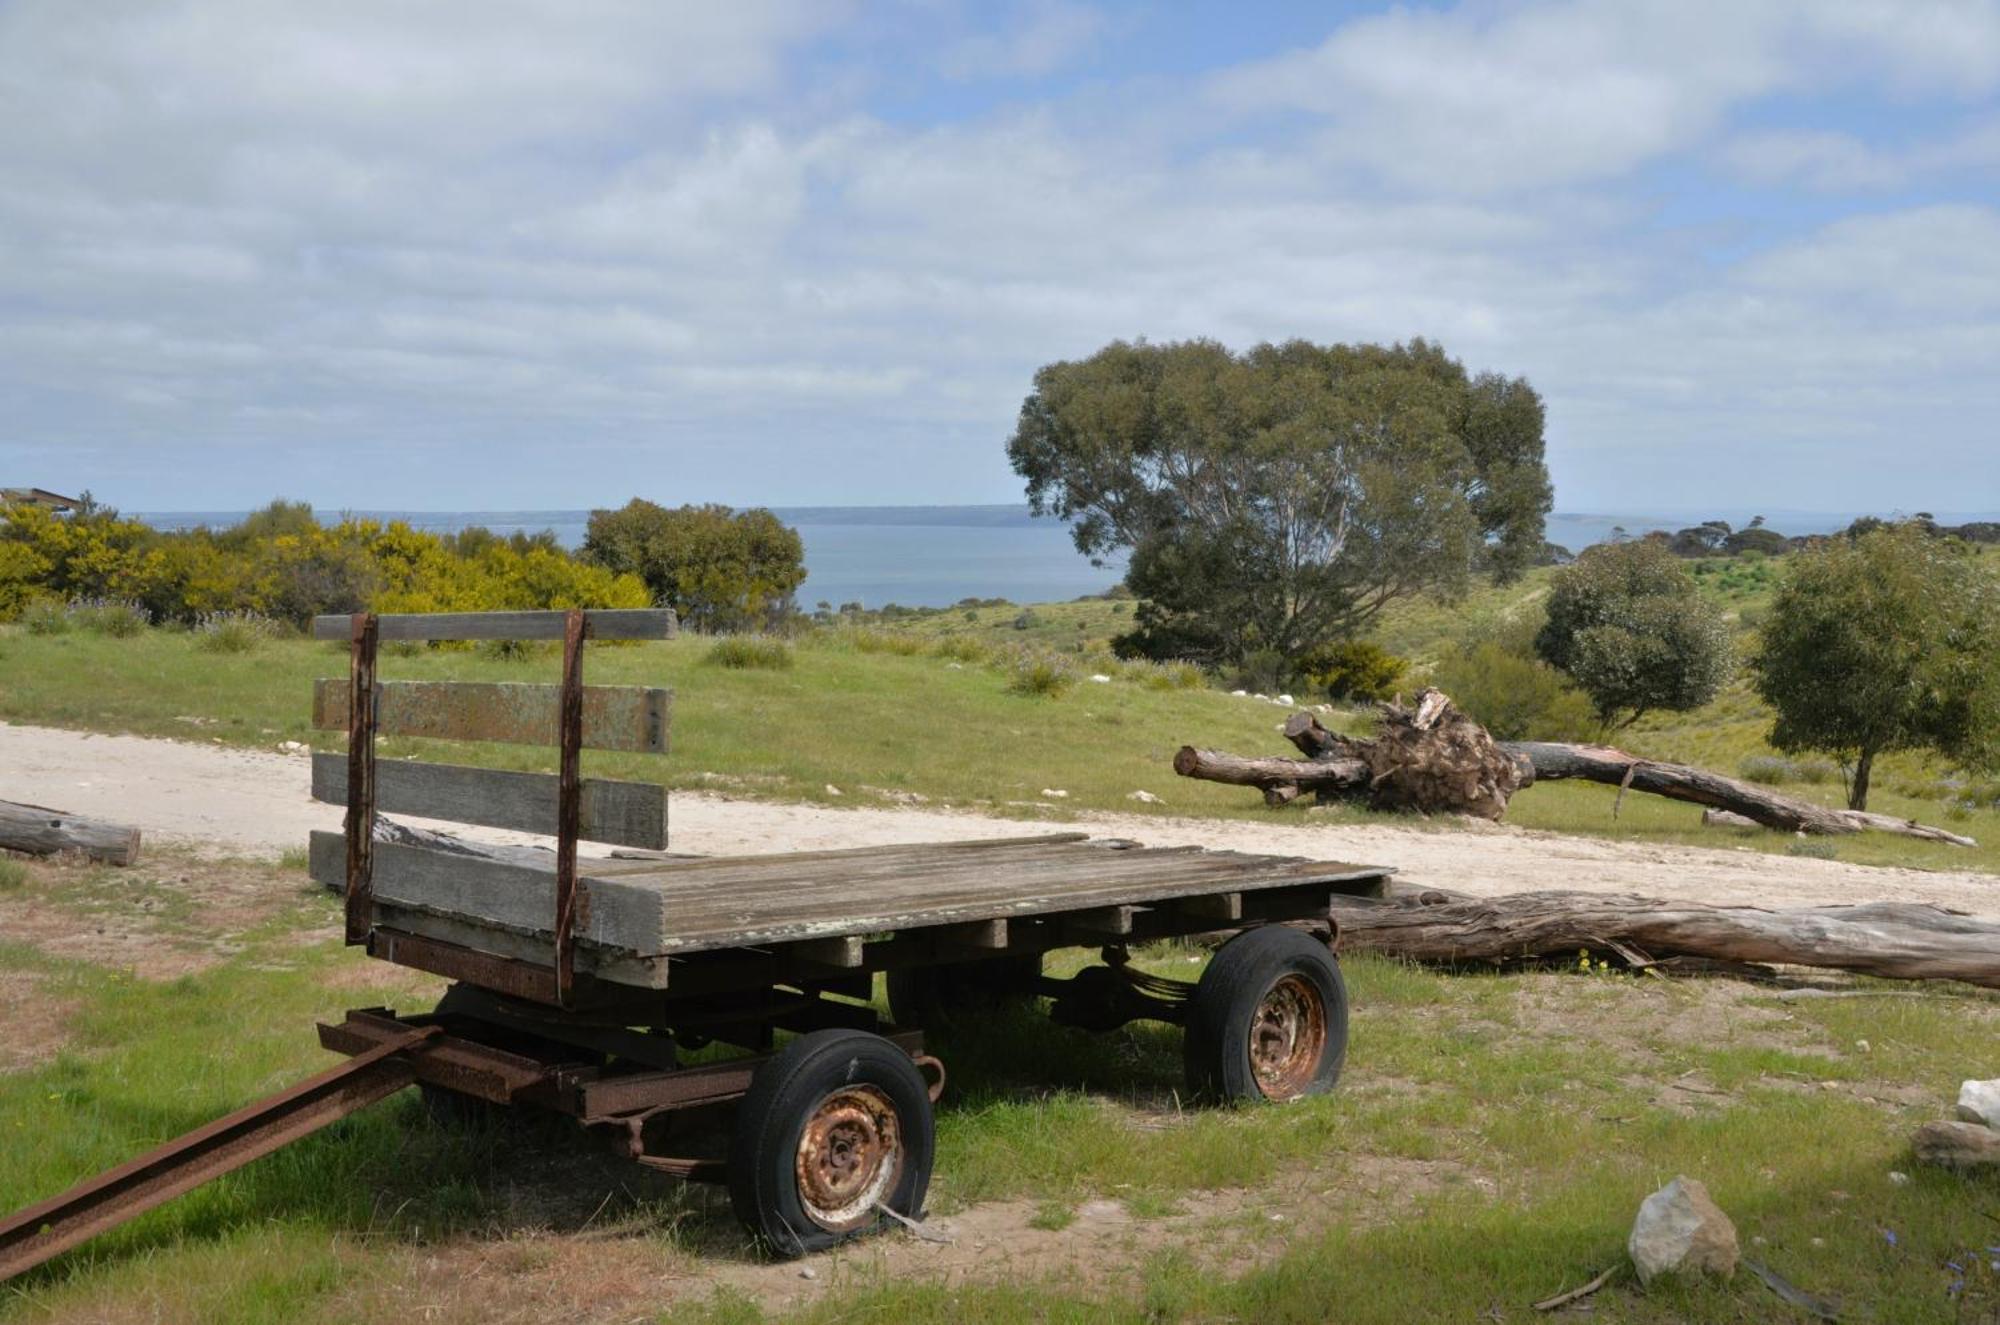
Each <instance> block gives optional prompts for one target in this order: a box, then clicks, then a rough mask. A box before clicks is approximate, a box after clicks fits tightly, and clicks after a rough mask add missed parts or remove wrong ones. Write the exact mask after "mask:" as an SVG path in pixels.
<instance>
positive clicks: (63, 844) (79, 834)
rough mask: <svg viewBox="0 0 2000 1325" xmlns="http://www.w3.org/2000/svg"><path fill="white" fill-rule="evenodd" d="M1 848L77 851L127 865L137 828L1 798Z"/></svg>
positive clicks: (134, 855) (133, 855) (135, 851)
mask: <svg viewBox="0 0 2000 1325" xmlns="http://www.w3.org/2000/svg"><path fill="white" fill-rule="evenodd" d="M0 847H5V848H6V849H7V850H9V851H21V852H25V853H27V854H28V855H31V856H53V855H56V854H57V853H59V852H63V851H80V852H82V853H83V854H84V855H85V856H87V857H89V858H90V859H91V860H95V861H100V862H102V863H104V864H106V865H130V864H131V863H132V862H133V861H135V860H137V859H138V858H139V830H138V829H136V828H134V827H132V826H131V825H129V824H114V823H109V822H106V821H105V820H103V819H86V818H84V817H83V816H82V815H76V814H70V813H68V812H66V811H63V810H51V809H47V808H45V807H43V806H40V805H19V804H16V803H15V802H13V801H0Z"/></svg>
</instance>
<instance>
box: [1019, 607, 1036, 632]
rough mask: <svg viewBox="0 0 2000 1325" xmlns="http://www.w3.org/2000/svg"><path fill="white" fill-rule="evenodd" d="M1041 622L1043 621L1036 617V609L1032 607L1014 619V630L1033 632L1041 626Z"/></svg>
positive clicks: (1024, 609)
mask: <svg viewBox="0 0 2000 1325" xmlns="http://www.w3.org/2000/svg"><path fill="white" fill-rule="evenodd" d="M1041 621H1042V619H1041V618H1040V617H1038V616H1036V615H1035V609H1034V608H1032V607H1029V608H1023V609H1022V611H1021V614H1020V615H1019V616H1017V617H1015V618H1014V629H1016V630H1032V629H1034V628H1035V627H1036V626H1038V625H1040V624H1041Z"/></svg>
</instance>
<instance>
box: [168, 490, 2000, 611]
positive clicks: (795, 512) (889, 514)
mask: <svg viewBox="0 0 2000 1325" xmlns="http://www.w3.org/2000/svg"><path fill="white" fill-rule="evenodd" d="M773 510H774V512H775V513H776V515H777V516H778V518H779V519H781V520H783V521H784V522H785V523H786V524H789V525H791V526H793V527H794V528H796V529H797V530H798V531H799V537H800V539H801V540H802V541H803V542H804V543H805V549H806V571H807V576H806V582H805V586H804V587H803V588H801V589H800V590H799V604H800V605H801V606H802V607H805V608H807V609H808V610H810V609H811V608H813V607H814V606H815V605H817V604H819V603H822V602H824V603H830V604H832V605H834V606H836V607H838V606H839V605H840V604H842V603H852V602H858V603H861V604H862V605H863V606H865V607H871V608H873V607H883V606H886V605H888V604H890V603H900V604H902V605H903V606H905V607H949V606H951V605H952V604H953V603H956V602H958V601H959V600H960V599H962V598H1009V599H1012V600H1013V601H1015V602H1017V603H1050V602H1062V601H1064V600H1067V599H1071V598H1077V597H1081V596H1082V595H1084V594H1093V593H1102V592H1103V591H1104V590H1106V589H1109V588H1110V587H1111V586H1112V585H1114V584H1116V583H1117V582H1118V580H1119V577H1120V576H1121V575H1123V574H1124V565H1123V562H1122V560H1116V561H1113V562H1111V563H1110V564H1107V565H1105V566H1093V565H1091V564H1090V562H1089V560H1088V559H1086V558H1085V557H1083V556H1080V555H1079V554H1078V553H1077V550H1076V547H1075V545H1074V544H1072V543H1071V542H1070V536H1069V530H1068V528H1067V527H1066V526H1064V525H1062V524H1061V523H1059V522H1057V521H1054V520H1038V519H1036V518H1034V517H1033V516H1032V515H1030V514H1029V512H1028V508H1027V507H1025V506H809V507H775V508H773ZM244 514H245V512H242V511H165V512H154V513H150V514H147V513H139V514H138V515H137V517H136V518H138V519H141V520H144V521H146V522H147V523H149V524H151V525H153V526H155V527H156V528H161V529H186V528H192V527H194V526H197V525H208V526H210V527H212V528H221V527H223V526H226V525H231V524H235V523H236V522H237V521H239V520H241V519H242V518H243V516H244ZM355 514H357V515H364V516H368V517H370V518H374V519H382V520H405V521H408V522H409V523H410V524H411V525H412V526H414V527H415V528H418V529H425V530H431V531H434V532H437V533H452V532H455V531H457V530H459V529H463V528H465V527H467V526H468V525H484V526H485V527H486V528H488V529H491V530H493V531H494V532H495V533H498V534H511V533H513V532H515V531H516V530H519V531H521V532H524V533H529V534H533V533H539V532H540V531H542V530H544V529H550V530H554V531H555V535H556V537H557V538H558V539H559V540H560V541H561V542H562V544H563V545H564V546H565V547H575V546H576V545H577V544H579V543H581V542H582V541H583V531H584V525H585V523H586V522H587V521H588V520H589V518H590V512H588V511H357V512H355ZM1755 514H1756V512H1750V511H1722V512H1719V513H1717V512H1709V513H1706V514H1702V515H1695V514H1691V513H1689V512H1685V511H1682V512H1678V513H1676V512H1654V513H1652V514H1623V515H1620V514H1591V513H1577V512H1562V511H1558V512H1556V513H1555V514H1554V515H1551V516H1550V517H1549V520H1548V538H1549V541H1551V542H1553V543H1560V544H1562V545H1563V546H1564V547H1566V548H1568V549H1569V550H1570V551H1572V552H1576V551H1580V550H1582V549H1583V548H1586V547H1589V546H1590V545H1591V544H1593V543H1601V542H1603V541H1604V540H1605V539H1607V538H1610V537H1612V536H1613V534H1614V532H1615V531H1617V530H1619V529H1623V530H1625V531H1626V532H1627V533H1629V534H1631V535H1634V536H1637V535H1639V534H1643V533H1644V532H1646V531H1647V530H1649V529H1680V528H1683V527H1685V526H1687V525H1690V524H1695V523H1698V522H1699V521H1701V520H1704V519H1710V518H1720V519H1725V520H1728V521H1730V522H1731V523H1732V524H1734V525H1736V526H1738V527H1741V526H1743V525H1747V524H1748V523H1749V522H1750V520H1751V519H1752V517H1753V515H1755ZM1857 514H1859V512H1823V511H1770V512H1767V513H1765V515H1766V521H1767V523H1768V524H1769V525H1770V527H1771V528H1773V529H1776V530H1778V531H1779V532H1780V533H1784V534H1820V533H1832V532H1833V531H1835V530H1837V529H1844V528H1846V527H1847V525H1848V524H1849V523H1851V522H1852V521H1853V519H1854V518H1855V515H1857ZM1881 514H1884V515H1894V514H1897V512H1881ZM1937 518H1938V519H1939V521H1940V522H1942V523H1945V524H1962V523H1964V522H1966V521H1968V520H1976V519H1977V520H1991V519H1996V518H2000V517H1996V516H1995V514H1994V513H1992V512H1956V513H1950V512H1942V511H1941V512H1938V517H1937Z"/></svg>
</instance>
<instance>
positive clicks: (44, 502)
mask: <svg viewBox="0 0 2000 1325" xmlns="http://www.w3.org/2000/svg"><path fill="white" fill-rule="evenodd" d="M0 502H26V503H28V504H30V505H33V506H52V507H54V508H55V509H56V510H59V511H74V510H77V509H79V508H80V507H82V505H83V503H82V502H80V501H78V500H77V499H76V498H74V497H65V496H63V495H62V494H61V493H60V492H50V491H49V490H48V489H47V488H0Z"/></svg>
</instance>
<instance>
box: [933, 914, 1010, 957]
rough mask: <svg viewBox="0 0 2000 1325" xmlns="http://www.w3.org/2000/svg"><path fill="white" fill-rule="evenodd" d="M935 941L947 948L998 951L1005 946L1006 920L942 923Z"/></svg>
mask: <svg viewBox="0 0 2000 1325" xmlns="http://www.w3.org/2000/svg"><path fill="white" fill-rule="evenodd" d="M936 937H937V941H938V943H939V944H941V945H942V946H944V947H947V948H965V949H967V950H969V951H973V952H999V951H1001V950H1002V949H1004V948H1006V946H1007V921H1006V920H1005V919H1004V918H995V919H992V920H974V921H970V922H968V923H966V924H960V925H944V926H941V927H939V929H938V930H937V935H936Z"/></svg>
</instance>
